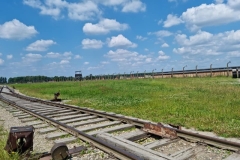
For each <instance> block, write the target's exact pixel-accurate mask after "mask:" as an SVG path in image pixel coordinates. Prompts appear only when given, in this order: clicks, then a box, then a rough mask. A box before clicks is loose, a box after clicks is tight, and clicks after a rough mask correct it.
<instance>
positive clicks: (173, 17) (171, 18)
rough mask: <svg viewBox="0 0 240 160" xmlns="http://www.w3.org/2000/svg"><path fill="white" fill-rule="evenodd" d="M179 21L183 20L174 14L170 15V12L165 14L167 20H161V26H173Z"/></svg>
mask: <svg viewBox="0 0 240 160" xmlns="http://www.w3.org/2000/svg"><path fill="white" fill-rule="evenodd" d="M180 23H183V21H182V20H181V19H180V18H178V17H177V16H176V15H172V14H169V15H168V16H167V20H166V21H164V22H163V24H164V25H163V27H166V28H167V27H171V26H174V25H178V24H180Z"/></svg>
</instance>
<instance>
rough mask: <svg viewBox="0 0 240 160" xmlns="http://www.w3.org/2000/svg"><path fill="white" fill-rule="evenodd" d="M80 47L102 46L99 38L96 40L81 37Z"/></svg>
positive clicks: (95, 47)
mask: <svg viewBox="0 0 240 160" xmlns="http://www.w3.org/2000/svg"><path fill="white" fill-rule="evenodd" d="M82 46H83V47H82V48H83V49H90V48H93V49H98V48H102V46H103V42H102V41H100V40H96V39H83V40H82Z"/></svg>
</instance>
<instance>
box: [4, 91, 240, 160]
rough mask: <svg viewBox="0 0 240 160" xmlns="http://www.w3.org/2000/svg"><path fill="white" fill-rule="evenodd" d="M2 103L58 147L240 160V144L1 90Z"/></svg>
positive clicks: (164, 158)
mask: <svg viewBox="0 0 240 160" xmlns="http://www.w3.org/2000/svg"><path fill="white" fill-rule="evenodd" d="M0 101H2V102H4V103H6V104H8V105H7V108H6V109H7V110H8V111H11V112H12V113H13V114H14V116H16V117H18V118H19V119H20V120H21V121H22V122H27V125H33V126H34V128H36V129H37V131H38V132H39V133H41V134H46V136H45V137H46V138H47V139H48V140H53V141H54V143H73V142H76V141H77V140H78V139H81V140H82V141H84V142H87V143H88V144H90V145H91V146H92V147H96V148H98V149H100V150H102V151H104V152H105V153H107V154H108V155H111V156H110V157H113V158H115V159H124V160H125V159H154V160H155V159H156V160H172V159H175V160H181V159H190V160H195V159H200V160H201V159H225V160H235V159H240V154H239V149H240V144H239V143H235V142H230V141H226V140H223V139H219V138H213V137H209V136H204V135H200V134H196V133H192V132H187V131H184V130H181V129H179V128H175V127H172V126H169V125H159V124H156V123H153V122H150V121H146V120H142V119H136V118H134V117H127V116H123V115H118V114H115V113H108V112H104V111H98V110H93V109H89V108H84V107H77V106H72V105H65V104H60V103H54V102H50V101H45V100H41V99H37V98H32V97H27V96H24V95H20V94H16V93H15V92H14V90H12V89H10V88H8V87H2V88H0Z"/></svg>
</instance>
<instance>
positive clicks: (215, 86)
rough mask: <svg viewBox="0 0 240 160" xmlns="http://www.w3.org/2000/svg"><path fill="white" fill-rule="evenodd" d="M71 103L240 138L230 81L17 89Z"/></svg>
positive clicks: (235, 91)
mask: <svg viewBox="0 0 240 160" xmlns="http://www.w3.org/2000/svg"><path fill="white" fill-rule="evenodd" d="M12 86H14V87H16V89H19V90H20V91H21V92H23V93H25V94H27V95H30V96H34V97H40V98H43V99H48V100H50V99H52V98H53V93H55V92H57V91H58V90H60V93H61V95H60V98H62V99H66V100H71V101H70V102H68V103H70V104H74V105H78V106H84V107H91V108H94V109H99V110H105V111H110V112H115V113H119V114H124V115H128V116H134V117H138V118H142V119H148V120H152V121H155V122H164V123H172V124H175V125H181V126H185V127H188V128H191V127H193V128H196V129H198V130H202V131H213V132H215V133H217V134H218V135H221V136H225V137H229V136H231V137H240V97H239V93H240V83H239V82H238V81H237V80H236V79H232V78H226V77H215V78H210V77H206V78H169V79H134V80H102V81H83V82H49V83H33V84H14V85H12Z"/></svg>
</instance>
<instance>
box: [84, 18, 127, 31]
mask: <svg viewBox="0 0 240 160" xmlns="http://www.w3.org/2000/svg"><path fill="white" fill-rule="evenodd" d="M126 29H128V25H127V24H121V23H119V22H117V21H116V20H115V19H106V18H105V19H102V20H100V21H99V23H97V24H92V23H86V24H85V25H84V26H83V32H84V33H86V34H107V33H109V32H111V31H122V30H126Z"/></svg>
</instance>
